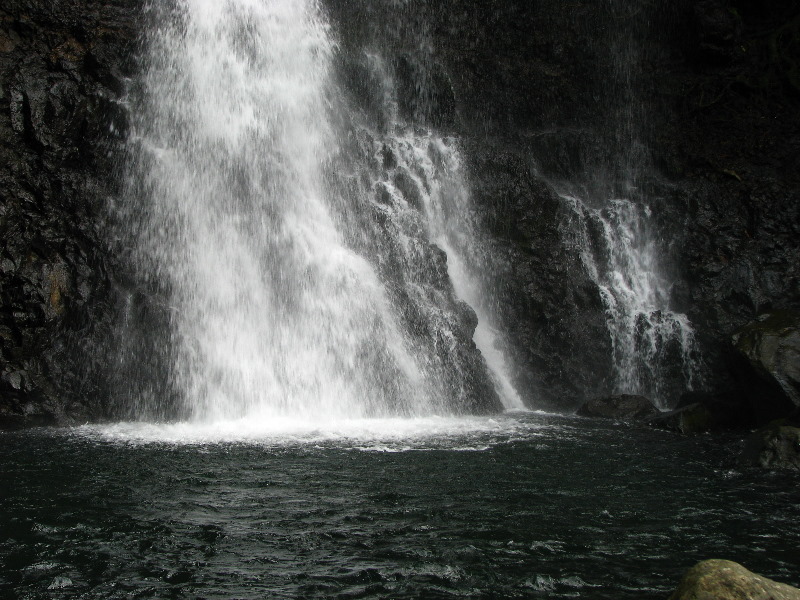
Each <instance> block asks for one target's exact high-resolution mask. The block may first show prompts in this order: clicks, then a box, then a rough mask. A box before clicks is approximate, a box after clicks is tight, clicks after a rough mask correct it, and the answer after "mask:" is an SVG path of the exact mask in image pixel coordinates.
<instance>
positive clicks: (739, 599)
mask: <svg viewBox="0 0 800 600" xmlns="http://www.w3.org/2000/svg"><path fill="white" fill-rule="evenodd" d="M670 600H800V590H799V589H797V588H795V587H792V586H790V585H786V584H784V583H778V582H777V581H772V580H771V579H767V578H766V577H762V576H761V575H756V574H755V573H752V572H750V571H748V570H747V569H745V568H744V567H743V566H742V565H740V564H738V563H735V562H731V561H729V560H704V561H703V562H700V563H698V564H696V565H695V566H694V567H692V568H691V569H689V571H687V573H686V575H684V576H683V579H682V580H681V582H680V585H678V589H676V590H675V592H674V593H673V594H672V596H670Z"/></svg>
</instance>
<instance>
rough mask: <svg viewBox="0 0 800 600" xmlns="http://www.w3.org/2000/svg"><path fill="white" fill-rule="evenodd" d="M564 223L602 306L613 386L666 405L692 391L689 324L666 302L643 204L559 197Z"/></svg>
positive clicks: (694, 372) (692, 355)
mask: <svg viewBox="0 0 800 600" xmlns="http://www.w3.org/2000/svg"><path fill="white" fill-rule="evenodd" d="M563 198H564V200H565V202H566V203H567V204H568V205H569V207H570V208H571V214H572V219H571V220H570V224H569V227H568V230H569V232H570V233H569V234H568V235H570V236H571V237H572V239H573V243H574V245H575V247H576V248H577V249H578V251H579V252H580V255H581V259H582V262H583V264H584V266H585V268H586V269H587V271H588V272H589V275H590V277H591V278H592V280H593V281H594V282H595V284H597V286H598V289H599V291H600V295H601V298H602V300H603V304H604V306H605V309H606V322H607V325H608V330H609V334H610V336H611V344H612V350H613V359H614V361H613V362H614V367H615V370H616V373H615V375H616V378H615V391H616V392H617V393H628V394H630V393H633V394H644V395H647V396H650V397H651V398H652V399H653V400H654V401H655V402H657V403H658V404H659V405H660V407H661V408H668V403H669V398H670V396H671V392H672V390H671V389H670V387H675V388H677V389H689V390H691V389H692V388H693V386H694V383H695V381H696V379H697V377H698V367H697V361H696V357H695V354H696V349H695V343H694V329H693V328H692V325H691V323H690V322H689V319H688V318H687V316H686V315H684V314H682V313H677V312H673V311H672V310H670V309H669V306H670V297H669V283H668V282H667V281H666V280H665V279H664V277H663V276H662V275H661V271H662V266H661V264H660V262H659V256H658V255H659V248H658V245H657V244H656V243H655V241H654V240H653V239H652V235H651V233H650V232H649V231H648V227H647V224H648V219H649V218H650V217H651V212H650V209H649V208H648V207H647V206H643V205H641V204H637V203H634V202H632V201H631V200H627V199H620V198H614V199H611V200H610V201H608V202H607V203H606V204H605V206H604V207H603V208H589V207H587V206H586V205H585V204H584V203H583V202H582V201H581V200H580V199H579V198H577V197H574V196H563Z"/></svg>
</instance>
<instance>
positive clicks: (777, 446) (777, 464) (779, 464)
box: [739, 423, 800, 471]
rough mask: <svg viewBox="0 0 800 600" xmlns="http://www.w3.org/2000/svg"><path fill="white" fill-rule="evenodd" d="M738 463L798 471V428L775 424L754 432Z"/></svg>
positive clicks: (799, 464)
mask: <svg viewBox="0 0 800 600" xmlns="http://www.w3.org/2000/svg"><path fill="white" fill-rule="evenodd" d="M739 462H740V463H741V464H743V465H751V466H758V467H763V468H765V469H796V470H799V471H800V428H798V427H792V426H789V425H783V424H780V423H776V424H774V425H771V426H768V427H765V428H763V429H760V430H759V431H756V432H755V433H754V434H753V435H752V436H750V438H749V439H748V440H747V443H746V444H745V448H744V450H743V451H742V455H741V456H740V457H739Z"/></svg>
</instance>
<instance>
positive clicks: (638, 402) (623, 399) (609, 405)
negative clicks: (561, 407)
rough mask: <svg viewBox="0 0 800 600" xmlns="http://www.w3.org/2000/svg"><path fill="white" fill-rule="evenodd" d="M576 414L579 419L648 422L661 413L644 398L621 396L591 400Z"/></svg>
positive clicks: (630, 395) (629, 395)
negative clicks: (592, 418) (591, 418)
mask: <svg viewBox="0 0 800 600" xmlns="http://www.w3.org/2000/svg"><path fill="white" fill-rule="evenodd" d="M576 414H577V415H578V416H579V417H594V418H598V419H616V420H618V421H647V420H649V419H651V418H653V417H655V416H656V415H658V414H660V413H659V410H658V409H657V408H656V407H655V406H654V405H653V403H652V402H650V400H648V399H647V398H645V397H644V396H636V395H633V394H619V395H616V396H604V397H602V398H594V399H592V400H589V401H588V402H586V403H585V404H584V405H583V406H581V407H580V408H579V409H578V412H577V413H576Z"/></svg>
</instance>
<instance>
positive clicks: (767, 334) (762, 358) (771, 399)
mask: <svg viewBox="0 0 800 600" xmlns="http://www.w3.org/2000/svg"><path fill="white" fill-rule="evenodd" d="M732 341H733V345H734V348H735V349H736V351H737V352H738V353H739V355H740V357H742V358H743V359H745V361H746V363H747V366H749V368H750V370H751V371H752V372H751V373H743V375H745V376H750V377H749V379H750V380H751V381H750V382H749V385H748V387H749V388H750V390H749V391H750V394H751V396H753V398H752V400H751V401H752V403H753V407H754V408H755V409H756V411H757V412H758V413H761V414H762V415H763V416H764V417H765V418H766V419H770V418H773V419H774V418H780V417H785V416H788V415H789V414H791V413H792V412H794V411H797V410H798V409H799V408H800V312H797V311H789V310H782V311H775V312H772V313H767V314H764V315H761V316H760V317H759V318H758V319H757V320H756V321H753V322H751V323H749V324H747V325H746V326H744V327H743V328H741V329H740V330H739V331H737V332H736V334H734V336H733V338H732ZM745 370H746V367H745ZM746 383H747V382H746Z"/></svg>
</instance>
